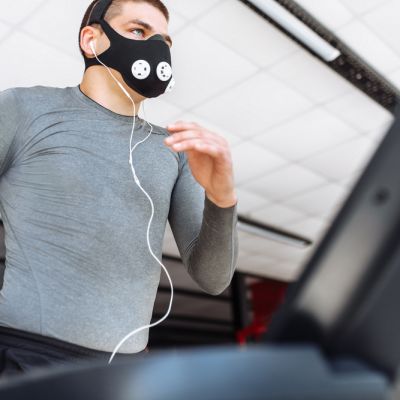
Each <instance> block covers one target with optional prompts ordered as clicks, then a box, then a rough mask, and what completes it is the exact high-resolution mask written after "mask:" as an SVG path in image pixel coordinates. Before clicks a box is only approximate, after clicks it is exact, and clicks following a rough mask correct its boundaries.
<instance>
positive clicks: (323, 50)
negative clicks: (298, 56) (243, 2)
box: [249, 0, 340, 62]
mask: <svg viewBox="0 0 400 400" xmlns="http://www.w3.org/2000/svg"><path fill="white" fill-rule="evenodd" d="M249 2H250V3H252V4H253V5H254V6H255V7H257V8H258V9H259V10H261V11H262V12H263V13H264V14H266V15H267V16H268V17H269V18H271V19H272V20H273V21H275V22H276V23H277V24H278V25H280V26H281V27H282V28H284V29H285V30H286V31H288V32H289V33H291V34H292V35H293V36H294V37H296V38H297V39H298V40H299V41H300V42H301V43H303V44H304V45H305V46H306V47H308V48H309V49H311V50H313V51H314V52H315V53H316V54H318V55H319V56H320V57H321V58H322V59H323V60H325V61H326V62H331V61H333V60H335V59H336V58H338V57H339V56H340V51H339V50H338V49H336V48H335V47H333V46H331V45H330V44H329V43H328V42H327V41H326V40H324V39H322V38H321V37H320V36H318V35H317V34H316V33H315V32H314V31H313V30H312V29H310V28H309V27H308V26H307V25H305V24H303V22H301V21H300V20H299V19H297V18H296V17H295V16H294V15H293V14H291V13H290V12H289V11H288V10H286V9H285V8H284V7H282V6H281V5H280V4H279V3H277V2H276V1H275V0H249Z"/></svg>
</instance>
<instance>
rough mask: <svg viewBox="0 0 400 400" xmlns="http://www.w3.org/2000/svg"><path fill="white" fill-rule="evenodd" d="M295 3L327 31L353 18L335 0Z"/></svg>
mask: <svg viewBox="0 0 400 400" xmlns="http://www.w3.org/2000/svg"><path fill="white" fill-rule="evenodd" d="M296 2H297V3H298V4H300V5H301V6H302V7H303V8H304V9H306V10H307V11H308V12H309V13H310V14H311V15H312V16H313V17H315V18H316V19H317V20H318V21H319V22H320V23H321V24H323V25H324V26H326V27H327V28H329V29H334V28H338V27H340V26H342V25H344V24H346V23H348V22H350V21H351V20H352V19H353V18H354V16H353V14H352V13H351V12H350V11H349V9H348V8H346V7H345V6H344V5H343V4H342V3H340V2H339V1H337V0H324V1H321V0H296Z"/></svg>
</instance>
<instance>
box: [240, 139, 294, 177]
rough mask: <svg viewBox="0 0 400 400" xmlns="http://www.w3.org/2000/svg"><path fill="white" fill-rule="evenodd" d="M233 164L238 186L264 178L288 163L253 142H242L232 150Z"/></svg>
mask: <svg viewBox="0 0 400 400" xmlns="http://www.w3.org/2000/svg"><path fill="white" fill-rule="evenodd" d="M232 163H233V168H234V174H235V182H236V184H242V183H245V182H246V181H248V180H249V179H254V178H255V177H257V176H262V175H263V174H266V173H267V172H269V171H272V170H274V169H277V168H279V167H280V166H282V165H284V164H286V163H287V161H286V160H284V159H283V158H281V157H279V156H277V155H275V154H273V153H271V152H269V151H268V150H265V149H263V148H261V147H259V146H256V145H255V144H253V143H251V142H247V141H246V142H242V143H240V144H239V145H238V146H235V147H233V149H232Z"/></svg>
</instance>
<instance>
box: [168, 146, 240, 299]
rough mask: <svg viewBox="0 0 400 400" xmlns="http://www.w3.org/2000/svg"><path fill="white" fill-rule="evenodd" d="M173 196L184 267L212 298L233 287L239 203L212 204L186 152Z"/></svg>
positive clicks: (174, 224)
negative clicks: (223, 206)
mask: <svg viewBox="0 0 400 400" xmlns="http://www.w3.org/2000/svg"><path fill="white" fill-rule="evenodd" d="M181 156H182V157H183V164H182V167H181V169H180V172H179V176H178V178H177V181H176V183H175V186H174V189H173V191H172V195H171V203H170V211H169V215H168V220H169V223H170V226H171V230H172V233H173V235H174V238H175V241H176V244H177V246H178V250H179V253H180V255H181V258H182V261H183V264H184V265H185V267H186V268H187V270H188V272H189V274H190V276H191V277H192V278H193V279H194V281H195V282H196V283H197V284H198V285H199V286H200V288H201V289H203V290H204V291H206V292H207V293H209V294H212V295H218V294H220V293H222V292H223V291H224V290H225V289H226V288H227V287H228V286H229V284H230V282H231V280H232V277H233V274H234V271H235V269H236V264H237V258H238V233H237V227H236V225H237V203H236V204H235V205H233V206H232V207H227V208H222V207H219V206H217V205H216V204H215V203H213V202H212V201H211V200H210V199H209V198H208V197H207V196H206V194H205V190H204V188H203V187H202V186H201V185H200V184H199V183H198V182H197V181H196V179H195V178H194V177H193V175H192V172H191V170H190V166H189V164H188V161H187V156H186V154H185V153H182V155H181Z"/></svg>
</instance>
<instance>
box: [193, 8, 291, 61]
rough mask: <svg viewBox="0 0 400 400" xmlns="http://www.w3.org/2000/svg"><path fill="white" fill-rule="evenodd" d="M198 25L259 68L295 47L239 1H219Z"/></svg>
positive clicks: (289, 40) (276, 59)
mask: <svg viewBox="0 0 400 400" xmlns="http://www.w3.org/2000/svg"><path fill="white" fill-rule="evenodd" d="M239 20H240V24H238V21H239ZM197 25H198V26H199V27H201V28H202V29H204V30H206V31H208V32H212V34H213V35H214V37H215V38H217V39H218V40H220V41H221V42H223V43H225V44H226V45H227V46H229V47H231V48H232V49H234V50H235V51H236V52H238V53H239V54H240V55H242V56H243V57H245V58H247V59H249V60H251V61H252V62H254V63H255V64H256V65H258V66H260V67H265V66H268V65H271V64H273V63H275V62H276V61H278V60H280V59H281V58H282V57H284V56H286V55H288V54H290V53H292V52H294V51H295V50H296V49H297V45H296V44H295V43H294V41H292V40H291V39H289V38H288V37H287V36H286V35H284V34H283V33H282V32H280V31H279V30H278V29H277V28H275V27H274V26H273V25H272V24H269V23H267V22H266V20H265V19H264V18H262V17H261V16H259V15H258V14H256V13H255V12H254V11H253V10H251V9H250V8H249V7H247V6H246V5H245V4H243V3H241V2H240V1H225V2H223V3H221V4H220V5H218V6H217V7H214V8H213V9H212V10H211V11H210V12H209V13H208V14H206V15H205V16H204V17H203V18H201V19H200V20H199V21H197ZM217 27H218V28H217ZM250 27H251V29H250ZM249 43H251V46H249Z"/></svg>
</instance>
